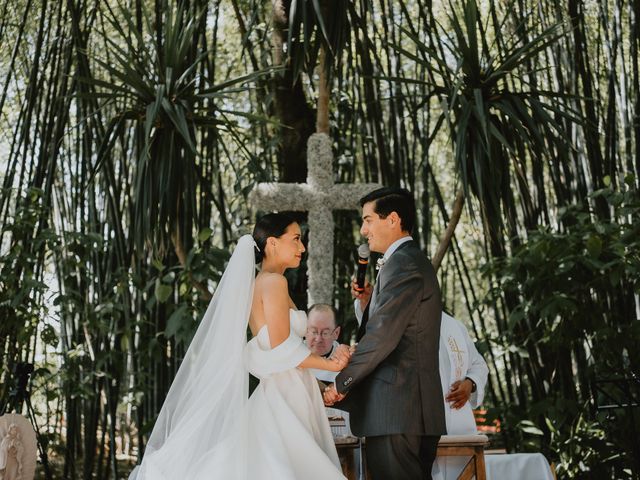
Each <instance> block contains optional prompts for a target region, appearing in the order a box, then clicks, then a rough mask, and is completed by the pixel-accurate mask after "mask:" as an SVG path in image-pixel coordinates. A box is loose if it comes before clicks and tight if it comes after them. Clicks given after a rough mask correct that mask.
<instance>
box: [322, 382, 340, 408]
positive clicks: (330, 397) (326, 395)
mask: <svg viewBox="0 0 640 480" xmlns="http://www.w3.org/2000/svg"><path fill="white" fill-rule="evenodd" d="M345 396H346V395H343V394H341V393H338V391H337V390H336V384H335V383H332V384H331V385H327V386H326V387H325V389H324V390H323V392H322V399H323V400H324V404H325V405H326V406H327V407H331V406H332V405H334V404H335V403H337V402H340V401H342V399H343V398H344V397H345Z"/></svg>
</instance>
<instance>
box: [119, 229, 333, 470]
mask: <svg viewBox="0 0 640 480" xmlns="http://www.w3.org/2000/svg"><path fill="white" fill-rule="evenodd" d="M254 245H255V244H254V242H253V238H252V237H251V236H250V235H245V236H243V237H242V238H240V240H239V241H238V245H237V246H236V249H235V251H234V253H233V255H232V256H231V259H230V260H229V264H228V265H227V269H226V270H225V273H224V275H223V277H222V279H221V280H220V282H219V284H218V288H217V289H216V292H215V294H214V296H213V299H212V300H211V303H210V304H209V307H208V308H207V311H206V312H205V314H204V316H203V318H202V320H201V322H200V326H199V327H198V330H197V332H196V334H195V336H194V337H193V340H192V341H191V344H190V345H189V349H188V350H187V353H186V354H185V357H184V359H183V360H182V363H181V365H180V368H179V370H178V373H177V374H176V376H175V378H174V380H173V382H172V384H171V388H170V389H169V392H168V393H167V396H166V398H165V401H164V404H163V405H162V409H161V410H160V413H159V415H158V419H157V420H156V423H155V425H154V427H153V431H152V433H151V436H150V437H149V442H148V443H147V446H146V450H145V453H144V457H143V459H142V463H141V464H140V466H139V467H136V469H135V470H134V471H133V472H132V473H131V475H130V476H129V480H210V479H221V480H245V479H246V480H314V479H318V480H333V479H344V478H345V477H344V476H343V475H342V472H341V469H340V462H339V460H338V456H337V453H336V448H335V445H334V443H333V438H332V436H331V430H330V427H329V421H328V419H327V416H326V414H325V410H324V405H323V402H322V395H321V393H320V389H319V388H318V384H317V382H316V380H315V379H314V377H313V375H312V374H311V372H309V371H308V370H306V369H301V368H297V365H299V364H300V363H301V362H302V361H303V360H304V359H305V358H306V357H307V356H308V355H309V353H310V351H309V349H308V348H307V347H306V345H305V344H304V343H303V341H302V337H303V335H304V333H305V330H306V322H307V318H306V314H305V313H304V312H300V311H296V310H290V311H289V322H290V327H291V328H290V333H289V337H288V338H287V339H286V340H285V341H284V342H282V343H281V344H279V345H278V346H276V347H275V348H271V345H270V342H269V332H268V330H267V328H268V327H267V326H266V325H265V326H263V327H262V328H261V329H260V331H259V332H258V334H257V335H256V336H255V337H254V338H253V339H251V340H250V341H249V342H247V339H246V331H247V324H248V320H249V315H250V312H251V304H252V299H253V288H254V284H255V260H254V251H253V250H254ZM249 372H251V373H252V374H253V375H255V376H256V377H258V378H259V379H260V384H259V385H258V387H257V388H256V390H255V391H254V392H253V394H252V395H251V398H248V391H249V388H248V385H249Z"/></svg>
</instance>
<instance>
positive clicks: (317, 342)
mask: <svg viewBox="0 0 640 480" xmlns="http://www.w3.org/2000/svg"><path fill="white" fill-rule="evenodd" d="M339 336H340V326H339V325H338V324H337V311H336V309H335V308H334V307H333V306H331V305H328V304H326V303H316V304H315V305H312V306H311V308H310V309H309V313H308V314H307V333H306V336H305V341H306V343H307V346H308V347H309V350H311V352H312V353H315V354H316V355H320V356H321V357H327V358H329V357H331V354H332V353H333V351H334V349H335V348H337V347H338V346H339V345H340V344H339V343H338V337H339ZM310 371H311V373H313V375H314V376H315V377H316V378H317V379H318V380H320V381H322V382H325V383H331V382H333V381H334V380H335V378H336V375H337V374H338V372H330V371H328V370H315V369H310Z"/></svg>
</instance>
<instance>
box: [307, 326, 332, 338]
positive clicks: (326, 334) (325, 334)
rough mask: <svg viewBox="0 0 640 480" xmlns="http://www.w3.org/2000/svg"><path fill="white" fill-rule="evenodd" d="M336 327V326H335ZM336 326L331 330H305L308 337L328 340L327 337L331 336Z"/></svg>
mask: <svg viewBox="0 0 640 480" xmlns="http://www.w3.org/2000/svg"><path fill="white" fill-rule="evenodd" d="M336 328H338V327H336ZM336 328H334V329H333V330H322V331H321V332H319V331H317V330H307V336H308V337H318V336H320V337H322V338H323V339H324V340H328V339H329V338H331V335H333V332H335V331H336Z"/></svg>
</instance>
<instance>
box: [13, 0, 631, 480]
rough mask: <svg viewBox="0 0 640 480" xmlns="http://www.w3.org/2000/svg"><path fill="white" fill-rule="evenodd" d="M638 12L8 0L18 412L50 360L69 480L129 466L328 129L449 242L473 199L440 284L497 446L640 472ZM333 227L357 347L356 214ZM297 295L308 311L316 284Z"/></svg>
mask: <svg viewBox="0 0 640 480" xmlns="http://www.w3.org/2000/svg"><path fill="white" fill-rule="evenodd" d="M638 18H640V7H639V6H638V5H637V4H636V3H633V2H625V1H624V0H612V1H610V2H586V1H584V0H568V1H567V2H559V1H555V0H541V1H539V2H535V3H533V4H532V3H531V2H524V1H521V0H513V1H509V2H495V1H493V0H486V1H476V0H451V1H449V2H442V3H434V2H422V1H414V0H398V1H393V2H392V1H385V0H380V1H374V0H362V1H360V0H358V1H353V2H347V1H340V2H327V1H325V0H317V1H316V0H314V1H307V0H293V1H287V2H285V1H283V0H274V1H273V2H257V1H253V0H252V1H245V0H229V1H224V2H223V1H222V0H213V1H210V2H208V1H205V0H153V1H151V0H128V1H119V0H113V1H103V2H85V1H76V2H46V1H43V2H34V1H33V0H16V1H14V2H5V4H4V5H3V6H1V7H0V65H1V68H0V72H1V74H0V88H1V90H0V153H1V156H0V158H2V160H0V162H1V164H2V168H0V180H1V181H2V189H1V190H0V192H1V193H0V272H1V275H2V276H1V278H0V345H1V347H0V407H1V406H2V404H3V403H5V402H6V401H7V399H8V398H9V397H10V394H11V389H12V388H13V386H14V383H13V382H14V380H15V378H13V377H12V374H11V372H12V369H13V368H14V366H15V365H16V364H17V362H21V361H22V362H24V361H29V362H32V363H35V364H36V367H37V368H36V371H35V373H34V376H33V378H32V381H31V384H30V385H31V391H32V395H33V397H34V404H35V405H36V407H37V410H38V421H39V425H40V427H41V428H40V430H41V431H42V432H43V433H44V434H45V440H48V453H49V455H50V457H51V458H52V461H53V463H54V464H55V465H54V467H55V468H56V469H58V470H59V472H60V476H64V477H65V478H107V477H113V478H118V477H119V476H122V475H124V474H125V473H126V470H127V469H128V465H126V462H129V463H131V462H133V461H135V457H136V455H138V454H139V453H140V452H141V449H142V448H143V447H144V441H145V438H146V435H147V433H148V432H149V428H150V427H151V426H152V425H153V420H154V418H155V415H156V414H157V412H158V410H159V408H160V405H161V403H162V399H163V397H164V394H165V392H166V391H167V388H168V386H169V384H170V382H171V379H172V377H173V375H174V373H175V371H176V369H177V367H178V365H179V362H180V359H181V355H182V354H183V352H184V349H185V347H186V346H187V345H188V342H189V339H190V337H191V335H192V334H193V331H194V329H195V327H196V325H197V322H198V320H199V318H200V315H201V314H202V312H203V311H204V306H205V305H206V302H207V300H208V298H209V296H210V294H211V292H212V291H213V289H214V288H215V284H216V281H217V279H218V278H219V276H220V274H221V272H222V270H223V269H224V262H225V260H226V258H227V257H228V255H229V251H230V248H231V247H232V246H233V244H234V241H235V239H236V238H237V237H238V236H239V235H241V234H242V233H245V232H246V231H247V230H248V228H250V224H251V223H252V221H253V220H254V218H255V214H256V210H257V209H258V206H254V205H248V204H247V193H248V192H249V191H250V190H251V188H252V186H253V185H255V183H256V182H258V181H263V180H279V181H285V182H291V181H304V180H305V177H306V147H305V146H306V140H307V138H308V137H309V135H310V134H311V133H313V132H314V131H315V130H316V129H328V131H329V134H330V135H331V137H332V138H333V139H334V152H335V158H336V162H335V163H334V174H335V177H336V180H337V181H341V182H359V181H379V182H381V183H385V184H389V185H402V186H405V187H407V188H409V189H410V190H412V191H413V192H414V193H415V195H416V199H417V200H418V205H419V225H418V226H419V228H418V229H417V231H416V238H417V239H418V240H419V241H420V243H421V245H422V246H423V248H424V250H425V252H426V253H427V254H429V255H433V253H434V251H435V247H436V246H437V245H438V242H439V239H440V238H441V237H442V236H443V233H444V231H445V228H446V226H447V225H448V223H449V220H450V218H451V217H454V218H457V216H458V215H457V212H455V211H452V209H451V205H452V204H453V201H454V198H455V197H456V194H457V192H459V191H461V192H463V194H464V197H465V199H466V203H465V205H466V209H465V210H464V212H462V216H461V218H460V223H459V225H458V227H457V229H456V230H455V234H454V236H453V238H452V243H451V246H450V248H449V250H448V251H447V254H446V255H445V257H444V260H443V263H442V268H441V269H440V271H439V277H440V282H441V286H442V289H443V293H444V295H445V299H446V304H447V307H448V309H449V310H450V311H452V313H454V314H455V315H456V316H457V317H459V318H461V319H464V320H465V321H466V322H467V324H468V326H469V328H470V329H471V331H472V332H473V335H474V336H475V337H476V338H477V339H478V342H479V343H478V345H479V347H480V348H481V350H482V351H483V353H484V354H485V357H486V358H487V361H488V363H489V366H490V370H491V377H490V381H489V386H488V391H489V398H488V406H490V407H491V409H490V413H491V414H492V415H494V416H496V417H499V419H500V420H501V427H502V432H501V434H500V435H499V436H497V437H496V438H495V439H494V443H497V444H503V445H504V446H505V447H506V448H507V449H509V450H518V451H522V450H526V449H542V450H543V451H544V452H545V453H546V454H547V456H548V458H549V459H550V460H551V461H553V462H555V463H556V465H557V466H558V473H559V475H560V476H562V477H565V478H587V477H590V476H595V477H598V478H600V477H603V478H613V477H615V478H631V477H632V476H633V475H634V473H632V472H636V473H635V475H637V472H638V471H640V467H639V466H638V465H637V464H634V463H633V462H634V460H633V459H634V458H636V459H637V458H639V457H640V455H639V454H638V452H633V451H632V450H630V447H628V446H625V445H624V444H623V441H624V440H623V439H632V438H633V435H634V432H635V435H636V437H637V432H638V426H637V425H634V423H633V421H632V420H630V419H631V418H636V417H637V416H638V415H637V413H632V412H631V411H625V410H621V409H615V408H612V409H609V410H606V412H605V411H603V410H598V407H599V406H600V407H602V406H603V405H605V404H606V403H607V402H610V401H611V398H610V397H613V398H614V399H617V400H620V401H621V402H622V400H623V398H622V397H621V395H620V394H619V392H618V391H617V390H616V388H617V387H615V384H614V383H611V382H612V381H617V379H618V377H620V376H624V377H625V378H627V380H628V379H629V378H632V377H633V373H634V371H633V370H634V367H633V366H634V365H636V364H637V362H636V360H637V358H635V356H637V353H636V350H635V349H634V348H633V345H634V343H633V342H634V341H636V343H637V340H638V338H639V336H638V333H639V332H638V331H637V327H636V325H635V323H637V319H638V316H639V314H638V306H637V305H638V304H639V300H638V295H639V292H638V244H637V240H636V238H637V223H638V196H637V188H638V182H639V179H640V164H639V163H638V149H639V148H640V122H639V121H638V118H637V117H638V105H640V103H639V102H640V62H639V59H638V46H639V44H640V34H639V33H638V32H640V28H639V26H638V23H637V22H638ZM301 220H302V221H304V216H302V217H301ZM335 220H336V225H337V226H338V228H337V236H336V247H337V248H336V249H335V251H336V252H337V253H336V258H335V259H334V271H335V274H336V277H337V282H336V302H337V304H338V306H339V308H340V312H341V318H342V320H343V321H344V322H345V328H344V335H345V338H344V340H345V341H347V340H348V339H349V335H350V334H351V332H352V331H353V328H354V320H353V319H352V317H351V316H350V314H349V313H348V312H349V311H350V308H351V306H350V298H349V295H348V291H347V290H346V289H345V288H343V287H344V285H345V284H346V283H347V282H348V278H349V276H350V275H351V272H352V268H353V258H352V254H351V249H352V246H353V245H354V244H356V243H359V241H360V239H359V237H358V234H357V213H356V212H337V213H336V214H335ZM290 283H291V287H292V293H293V296H294V298H295V299H296V301H297V302H299V303H300V305H299V306H300V307H304V306H305V305H304V289H305V279H304V271H301V272H299V273H298V274H297V275H293V276H292V277H291V279H290ZM634 322H635V323H634ZM624 385H626V386H627V387H628V388H631V390H630V391H628V392H627V393H629V394H630V395H634V394H637V390H633V388H636V389H637V382H636V384H634V383H633V381H631V382H630V383H629V382H627V383H624ZM627 387H625V388H627ZM607 398H608V400H606V399H607ZM632 415H635V417H632ZM634 428H635V430H634ZM633 444H634V442H633V440H629V441H628V442H627V445H633ZM123 462H124V463H123Z"/></svg>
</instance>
